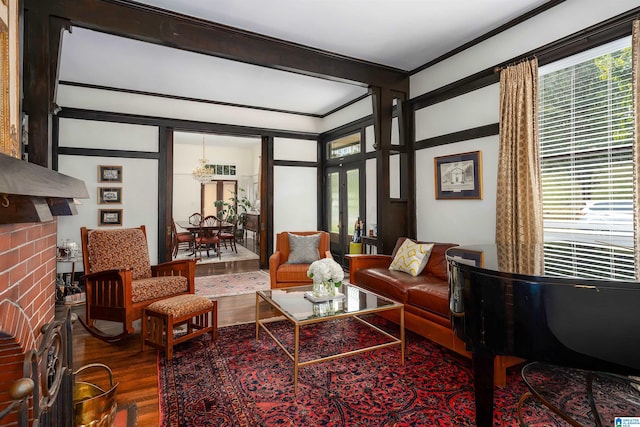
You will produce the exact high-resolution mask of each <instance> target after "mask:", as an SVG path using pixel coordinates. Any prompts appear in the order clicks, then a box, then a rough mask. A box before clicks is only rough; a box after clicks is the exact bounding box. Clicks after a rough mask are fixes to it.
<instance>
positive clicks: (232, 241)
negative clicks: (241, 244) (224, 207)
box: [220, 217, 238, 253]
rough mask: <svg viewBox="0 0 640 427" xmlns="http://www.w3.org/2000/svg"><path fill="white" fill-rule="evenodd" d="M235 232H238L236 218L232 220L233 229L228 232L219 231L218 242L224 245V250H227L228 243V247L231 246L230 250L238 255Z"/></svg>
mask: <svg viewBox="0 0 640 427" xmlns="http://www.w3.org/2000/svg"><path fill="white" fill-rule="evenodd" d="M237 230H238V218H237V217H236V218H235V219H234V220H233V227H231V231H229V230H221V231H220V242H222V243H223V244H224V248H225V249H227V242H229V246H231V250H233V251H234V252H235V253H238V247H237V246H236V231H237Z"/></svg>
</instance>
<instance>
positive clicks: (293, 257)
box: [287, 233, 320, 264]
mask: <svg viewBox="0 0 640 427" xmlns="http://www.w3.org/2000/svg"><path fill="white" fill-rule="evenodd" d="M288 234H289V251H290V252H289V259H287V263H288V264H311V263H312V262H313V261H317V260H319V259H320V252H319V251H318V246H319V245H320V233H318V234H311V235H309V236H300V235H297V234H292V233H288Z"/></svg>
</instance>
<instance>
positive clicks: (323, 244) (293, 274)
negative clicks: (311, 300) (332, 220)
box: [269, 231, 333, 289]
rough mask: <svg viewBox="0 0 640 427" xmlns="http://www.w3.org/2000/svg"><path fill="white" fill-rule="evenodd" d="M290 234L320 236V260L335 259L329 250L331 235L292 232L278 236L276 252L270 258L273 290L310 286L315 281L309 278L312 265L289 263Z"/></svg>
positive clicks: (323, 232) (324, 232)
mask: <svg viewBox="0 0 640 427" xmlns="http://www.w3.org/2000/svg"><path fill="white" fill-rule="evenodd" d="M289 233H291V234H294V235H297V236H311V235H313V234H320V240H319V244H318V255H319V257H320V258H333V257H332V256H331V251H330V250H329V233H327V232H326V231H290V232H283V233H278V234H277V235H276V250H275V252H274V253H273V254H272V255H271V257H270V258H269V276H270V278H271V288H272V289H275V288H287V287H291V286H300V285H309V284H311V283H313V281H312V280H311V279H310V278H309V277H307V270H308V269H309V265H310V264H311V263H297V264H292V263H288V262H287V261H289V255H290V253H291V249H290V246H289Z"/></svg>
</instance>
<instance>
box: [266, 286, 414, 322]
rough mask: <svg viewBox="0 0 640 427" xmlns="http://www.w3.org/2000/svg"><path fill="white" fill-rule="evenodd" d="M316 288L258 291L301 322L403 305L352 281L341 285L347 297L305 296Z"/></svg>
mask: <svg viewBox="0 0 640 427" xmlns="http://www.w3.org/2000/svg"><path fill="white" fill-rule="evenodd" d="M312 288H313V286H312V285H309V286H296V287H293V288H284V289H269V290H263V291H258V295H260V296H261V297H262V298H263V299H265V300H266V301H268V302H269V303H270V304H272V305H273V306H274V307H276V308H277V309H278V310H280V311H281V312H283V314H285V315H287V316H288V317H290V318H291V319H293V320H295V321H297V322H304V321H313V320H321V319H325V320H326V319H328V318H334V317H340V316H353V315H357V314H365V313H368V312H376V311H381V310H385V309H392V308H397V307H399V306H401V305H402V304H400V303H397V302H395V301H391V300H389V299H387V298H384V297H381V296H379V295H376V294H374V293H372V292H369V291H367V290H365V289H362V288H359V287H357V286H354V285H350V284H343V285H342V286H341V287H340V288H338V292H340V293H342V294H344V297H341V298H338V299H334V300H331V301H325V302H316V303H314V302H312V301H310V300H308V299H307V298H305V296H304V294H305V292H308V291H311V289H312Z"/></svg>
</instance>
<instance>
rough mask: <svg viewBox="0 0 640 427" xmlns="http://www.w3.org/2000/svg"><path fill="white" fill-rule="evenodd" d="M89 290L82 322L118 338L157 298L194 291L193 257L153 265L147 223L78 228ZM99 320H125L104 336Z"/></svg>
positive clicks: (95, 332) (91, 329) (99, 335)
mask: <svg viewBox="0 0 640 427" xmlns="http://www.w3.org/2000/svg"><path fill="white" fill-rule="evenodd" d="M80 238H81V241H82V255H83V263H84V271H85V276H84V279H85V285H86V293H87V303H86V319H84V320H83V324H84V325H85V327H86V328H87V330H88V331H89V332H90V333H91V334H92V335H94V336H96V337H97V338H100V339H102V340H104V341H107V342H114V341H118V340H119V339H121V338H122V337H124V336H125V335H127V334H130V333H132V332H133V331H134V329H133V325H132V323H133V321H135V320H138V319H140V318H141V317H142V309H143V308H144V307H146V306H147V305H149V304H151V303H152V302H154V301H158V300H161V299H164V298H168V297H172V296H175V295H180V294H188V293H190V294H193V293H194V291H195V282H194V275H195V264H196V261H195V260H193V259H190V260H182V261H172V262H167V263H163V264H159V265H156V266H151V263H150V261H149V249H148V247H147V236H146V230H145V227H144V225H142V226H140V227H139V228H124V229H116V230H104V229H97V230H89V229H87V228H86V227H82V228H81V229H80ZM95 320H108V321H112V322H121V323H122V324H123V331H122V333H121V334H119V335H106V334H104V333H103V332H102V331H100V330H98V329H97V328H95V327H94V321H95Z"/></svg>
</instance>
